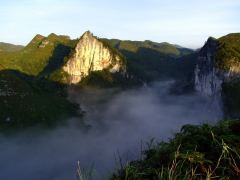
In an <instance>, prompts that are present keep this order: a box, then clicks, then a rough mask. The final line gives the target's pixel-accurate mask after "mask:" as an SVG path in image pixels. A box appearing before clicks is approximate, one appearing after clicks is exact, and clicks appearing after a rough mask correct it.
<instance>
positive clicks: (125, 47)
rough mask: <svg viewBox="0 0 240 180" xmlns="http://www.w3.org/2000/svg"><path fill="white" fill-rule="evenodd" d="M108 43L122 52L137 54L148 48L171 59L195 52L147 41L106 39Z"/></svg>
mask: <svg viewBox="0 0 240 180" xmlns="http://www.w3.org/2000/svg"><path fill="white" fill-rule="evenodd" d="M104 40H105V41H108V42H109V43H110V44H111V45H112V47H114V48H117V49H119V50H122V51H129V52H133V53H137V52H138V51H139V50H140V49H141V48H147V49H151V50H154V51H157V52H159V53H161V54H163V55H168V56H171V57H180V56H182V55H187V54H190V53H192V52H193V51H192V50H190V49H187V48H182V47H180V46H177V45H173V44H169V43H166V42H163V43H156V42H152V41H149V40H146V41H121V40H117V39H110V40H108V39H104Z"/></svg>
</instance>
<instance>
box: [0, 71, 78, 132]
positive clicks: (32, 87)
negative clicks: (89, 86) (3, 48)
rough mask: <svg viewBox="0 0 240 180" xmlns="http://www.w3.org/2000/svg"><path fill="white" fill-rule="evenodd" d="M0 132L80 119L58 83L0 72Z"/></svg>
mask: <svg viewBox="0 0 240 180" xmlns="http://www.w3.org/2000/svg"><path fill="white" fill-rule="evenodd" d="M0 102H1V103H0V129H6V128H21V127H27V126H32V125H37V124H39V125H48V126H50V125H54V124H55V123H57V122H59V121H60V120H61V119H63V118H66V117H72V116H79V115H80V114H79V113H78V112H80V109H79V107H78V105H76V104H72V103H70V102H69V101H68V100H67V94H66V91H65V88H64V86H63V85H61V84H57V83H52V82H49V81H46V80H37V79H35V78H34V77H32V76H28V75H25V74H23V73H20V72H18V71H13V70H1V71H0Z"/></svg>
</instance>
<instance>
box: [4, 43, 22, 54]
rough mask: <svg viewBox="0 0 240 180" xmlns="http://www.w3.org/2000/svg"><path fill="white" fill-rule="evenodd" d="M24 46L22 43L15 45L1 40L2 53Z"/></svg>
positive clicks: (17, 49)
mask: <svg viewBox="0 0 240 180" xmlns="http://www.w3.org/2000/svg"><path fill="white" fill-rule="evenodd" d="M23 48H24V46H21V45H14V44H9V43H4V42H0V53H1V52H14V51H19V50H21V49H23Z"/></svg>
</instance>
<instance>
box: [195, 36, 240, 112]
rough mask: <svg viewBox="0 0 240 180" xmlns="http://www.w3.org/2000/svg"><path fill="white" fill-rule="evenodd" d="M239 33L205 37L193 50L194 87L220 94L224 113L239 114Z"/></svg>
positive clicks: (215, 94)
mask: <svg viewBox="0 0 240 180" xmlns="http://www.w3.org/2000/svg"><path fill="white" fill-rule="evenodd" d="M239 77H240V34H239V33H233V34H228V35H226V36H223V37H221V38H219V39H215V38H212V37H211V38H209V39H208V41H207V42H206V44H205V45H204V47H203V48H202V49H201V50H200V51H199V53H197V64H196V68H195V88H196V90H197V91H199V92H202V93H203V94H207V95H210V96H215V97H216V96H222V98H223V103H224V108H225V114H226V115H228V116H233V117H240V94H239V92H240V78H239Z"/></svg>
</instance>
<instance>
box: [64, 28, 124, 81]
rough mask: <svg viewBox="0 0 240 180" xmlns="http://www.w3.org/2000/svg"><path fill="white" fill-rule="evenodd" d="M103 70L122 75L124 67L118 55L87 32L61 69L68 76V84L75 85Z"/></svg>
mask: <svg viewBox="0 0 240 180" xmlns="http://www.w3.org/2000/svg"><path fill="white" fill-rule="evenodd" d="M104 69H107V70H109V71H110V72H111V73H116V72H123V73H124V72H125V71H126V66H125V65H124V61H123V58H122V57H121V55H120V54H118V53H117V52H115V51H113V50H112V49H111V48H110V47H108V46H107V45H106V44H105V43H104V42H102V41H101V40H99V39H98V38H96V37H94V36H93V34H92V33H91V32H89V31H87V32H85V33H84V34H83V36H82V37H81V38H80V40H79V42H78V44H77V46H76V47H75V53H74V54H73V56H72V57H71V58H70V59H69V60H68V62H67V63H66V64H65V65H64V67H63V70H64V71H65V72H66V73H67V74H68V75H69V79H68V83H70V84H76V83H78V82H80V81H81V79H82V78H83V77H86V76H88V75H89V73H90V72H92V71H101V70H104Z"/></svg>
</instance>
